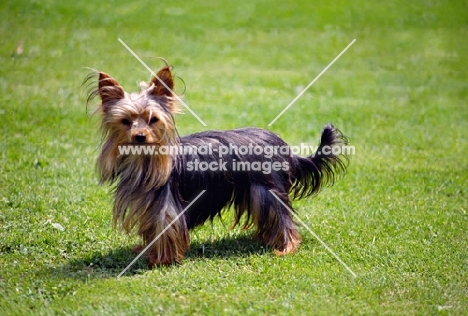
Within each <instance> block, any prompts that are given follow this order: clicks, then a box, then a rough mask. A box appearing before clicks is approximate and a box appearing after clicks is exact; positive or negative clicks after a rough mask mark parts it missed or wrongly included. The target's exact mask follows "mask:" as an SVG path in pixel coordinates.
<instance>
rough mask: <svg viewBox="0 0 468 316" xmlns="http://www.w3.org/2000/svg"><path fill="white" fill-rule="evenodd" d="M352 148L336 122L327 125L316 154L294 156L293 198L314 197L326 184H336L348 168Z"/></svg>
mask: <svg viewBox="0 0 468 316" xmlns="http://www.w3.org/2000/svg"><path fill="white" fill-rule="evenodd" d="M350 149H352V147H351V146H348V139H347V138H346V137H345V136H343V134H342V133H341V132H340V131H339V130H338V129H336V128H335V127H333V125H331V124H328V125H326V126H325V127H324V129H323V131H322V136H321V139H320V145H319V146H318V148H317V151H316V152H315V153H314V154H313V155H312V156H309V157H299V156H294V157H293V166H292V167H293V177H294V182H293V187H292V190H291V192H292V196H293V198H294V199H301V198H304V197H307V196H311V195H314V194H316V193H318V192H319V191H320V190H321V189H322V188H323V187H325V186H329V185H333V184H334V183H335V180H336V178H337V177H339V176H340V175H342V174H344V173H345V171H346V168H347V167H348V162H349V154H350V152H349V151H350Z"/></svg>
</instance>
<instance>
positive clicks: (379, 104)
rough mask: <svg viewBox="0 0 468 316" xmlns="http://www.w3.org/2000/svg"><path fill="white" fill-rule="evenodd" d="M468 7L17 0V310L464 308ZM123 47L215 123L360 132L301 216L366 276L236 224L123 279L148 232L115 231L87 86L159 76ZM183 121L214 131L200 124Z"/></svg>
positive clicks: (11, 131)
mask: <svg viewBox="0 0 468 316" xmlns="http://www.w3.org/2000/svg"><path fill="white" fill-rule="evenodd" d="M466 12H468V6H467V5H466V3H464V2H463V1H437V2H436V1H413V2H410V3H407V2H406V1H387V2H383V3H378V2H370V1H364V0H358V1H344V0H342V1H335V2H330V1H313V2H311V1H305V0H304V1H296V2H295V4H287V3H286V2H285V1H252V2H246V3H244V2H239V1H229V3H227V2H225V3H224V4H223V5H220V4H218V2H216V1H172V2H154V1H153V2H148V3H142V2H129V1H112V2H96V1H94V2H91V1H90V2H87V3H85V2H83V1H77V2H76V3H73V2H69V1H41V2H39V1H8V0H7V1H3V2H2V3H1V4H0V21H1V22H0V37H1V38H2V45H1V46H0V62H1V65H2V66H1V70H0V98H1V103H0V120H1V122H2V123H1V124H0V129H1V135H0V266H1V272H0V314H2V315H26V314H34V315H47V314H71V315H75V314H76V315H78V314H79V315H81V314H84V315H96V314H103V315H124V314H128V315H148V314H161V315H173V314H179V315H180V314H188V315H206V314H228V315H259V314H264V315H287V314H291V315H306V314H309V315H312V314H314V315H315V314H321V315H327V314H348V315H360V314H362V315H374V314H391V315H394V314H441V315H459V314H463V313H465V314H466V310H467V309H468V302H467V297H468V292H467V289H468V281H467V280H468V273H467V268H468V256H467V248H466V245H467V242H468V236H467V220H468V218H467V210H468V203H467V194H468V163H467V159H466V157H467V155H468V106H467V101H466V100H467V99H468V86H467V82H468V71H467V67H468V57H467V56H468V44H467V41H466V39H467V38H468V14H467V13H466ZM118 38H121V39H122V40H123V41H125V42H126V43H127V44H128V45H129V46H130V47H132V49H133V50H134V51H135V52H136V53H137V54H139V55H140V56H141V57H142V58H143V60H144V61H145V62H146V63H148V64H149V65H150V67H152V68H154V69H157V68H158V67H160V66H161V65H162V63H161V62H160V61H159V60H158V59H157V58H156V57H158V56H163V57H165V58H166V59H168V60H169V62H170V63H171V64H172V65H174V67H175V71H176V74H177V75H178V76H180V77H181V78H182V79H183V80H184V82H185V84H186V87H187V91H186V93H185V97H184V100H185V101H186V102H187V103H188V104H189V105H190V107H191V108H192V109H193V110H194V111H195V112H196V113H197V114H198V115H199V116H200V117H201V118H202V119H203V120H204V121H205V122H206V123H207V124H208V128H210V129H228V128H234V127H240V126H259V127H263V128H268V129H271V130H272V131H274V132H275V133H277V134H279V135H281V136H282V137H283V138H284V139H285V140H286V141H287V142H288V143H290V144H292V145H294V144H299V143H301V142H307V143H312V144H315V143H316V142H317V140H318V137H319V133H320V130H321V127H322V126H323V125H324V124H325V123H327V122H333V123H334V124H335V125H336V126H337V127H339V128H340V129H341V130H342V131H343V132H344V133H345V134H346V135H347V136H348V137H349V138H350V140H351V143H352V144H353V145H354V146H355V148H356V154H355V155H354V156H353V157H352V159H351V164H350V168H349V172H348V174H347V175H346V177H345V178H344V179H342V180H341V181H339V182H338V183H337V185H336V186H335V187H333V188H331V189H327V190H325V191H324V192H322V194H321V195H319V196H317V197H316V198H314V199H307V200H303V201H298V202H295V203H294V206H295V208H296V209H297V210H298V215H299V216H300V217H301V218H302V219H303V220H304V221H305V222H306V223H307V224H308V225H309V227H310V228H311V229H312V230H313V231H314V232H315V233H317V235H318V236H320V237H321V239H323V240H324V242H325V243H326V244H327V245H328V246H329V247H330V248H331V249H333V250H334V251H335V252H336V253H337V254H338V255H339V256H340V258H341V259H342V260H343V261H344V262H345V263H346V264H347V265H349V266H350V267H351V269H352V270H353V271H354V272H356V274H357V278H353V277H352V276H351V274H350V273H349V272H348V271H347V270H346V269H345V268H344V267H343V266H342V265H340V264H339V262H338V261H336V260H335V258H333V257H332V256H331V255H330V254H329V253H328V252H327V251H326V250H325V249H324V248H323V247H322V246H321V245H320V244H319V243H318V242H317V240H315V239H314V237H313V236H312V235H311V234H310V233H309V232H308V231H307V230H306V229H305V228H301V229H300V232H301V235H302V237H303V244H302V245H301V248H300V251H299V252H298V253H297V254H295V255H292V256H287V257H284V258H278V257H276V256H275V255H273V254H272V253H271V252H270V251H269V250H267V249H264V248H263V247H262V246H261V245H260V244H258V243H256V242H254V241H251V239H250V235H249V232H244V231H240V230H237V229H234V230H229V229H228V228H229V226H230V217H229V215H228V216H227V217H226V219H225V220H224V221H223V222H220V221H215V223H214V224H213V225H209V224H208V225H205V226H204V227H202V228H200V229H197V230H196V231H195V232H193V233H192V234H191V238H192V247H191V250H190V252H189V253H188V255H187V258H186V260H184V262H183V264H182V265H180V266H171V267H163V268H157V269H154V270H147V268H146V266H145V263H144V262H143V261H138V262H137V263H136V265H135V266H133V267H132V268H131V269H130V271H129V273H127V274H126V275H125V276H124V277H122V278H120V279H117V278H116V276H117V275H118V274H119V273H120V271H122V269H123V268H125V266H126V265H127V264H128V263H129V262H130V261H131V260H132V259H133V258H134V254H132V253H131V250H130V249H131V246H132V245H134V244H135V243H136V242H137V241H138V239H137V238H136V237H135V236H127V235H125V234H124V233H122V232H120V231H113V230H112V228H111V196H110V195H109V194H108V191H109V188H107V187H99V186H98V184H97V175H96V173H95V170H94V157H95V156H96V154H97V151H98V145H99V134H98V132H97V127H98V124H97V123H98V122H97V120H96V118H93V117H92V116H90V115H89V114H88V113H90V112H91V111H92V109H91V108H88V109H86V106H85V100H86V95H85V93H84V90H83V88H82V87H81V86H80V85H81V82H82V80H83V79H84V78H85V76H86V74H87V73H88V70H87V69H85V68H84V67H91V68H96V69H99V70H102V71H105V72H107V73H110V74H111V75H112V76H114V77H115V78H117V79H118V80H119V82H120V83H121V84H122V85H123V86H124V87H125V88H126V89H127V90H134V89H136V87H137V86H136V83H137V82H138V81H141V80H146V79H148V78H149V74H148V72H147V71H146V70H145V68H144V67H143V66H142V65H141V64H140V63H139V62H138V61H137V60H136V59H135V58H134V57H133V56H132V55H131V54H130V53H129V52H128V51H127V50H126V49H125V48H124V47H123V46H122V45H121V44H120V43H119V42H118V40H117V39H118ZM353 39H357V41H356V43H355V44H354V45H353V46H352V47H351V48H350V49H349V50H348V51H347V52H346V53H345V54H344V55H343V56H342V57H341V58H340V59H339V60H338V61H337V62H336V63H335V64H334V65H333V66H332V67H331V68H330V69H329V70H328V71H327V72H326V73H325V74H324V75H323V76H322V77H321V78H320V79H319V80H318V81H317V82H316V83H315V84H314V85H313V86H312V87H311V88H310V90H308V92H307V93H306V94H304V95H303V96H302V97H301V98H300V99H299V100H298V101H297V102H296V103H295V104H294V105H293V106H292V107H291V108H290V109H289V110H288V111H287V112H286V113H285V114H284V115H283V116H282V117H281V118H280V119H279V120H278V121H277V122H276V123H275V124H274V125H273V126H271V127H267V125H268V123H269V122H270V121H271V120H272V119H273V118H274V117H275V116H276V115H277V114H278V113H279V112H280V111H281V110H282V109H283V108H284V107H285V106H286V105H287V104H288V103H289V102H290V101H291V100H292V99H293V98H294V97H295V96H296V95H297V93H298V92H299V91H300V90H301V89H302V88H304V87H305V86H306V85H307V84H308V83H309V82H310V81H311V80H312V79H313V78H314V77H315V76H316V75H317V74H318V73H320V71H322V70H323V69H324V68H325V67H326V65H327V64H328V63H329V62H330V61H331V60H332V59H333V58H335V56H336V55H337V54H338V53H339V52H340V51H341V50H342V49H343V48H344V47H346V45H348V44H349V43H350V42H351V41H352V40H353ZM19 42H22V46H23V51H22V53H21V54H18V53H16V50H17V46H18V43H19ZM178 86H179V91H182V90H183V85H182V84H181V83H180V82H178ZM178 126H179V132H180V133H181V134H187V133H192V132H196V131H201V130H203V129H205V128H204V127H203V126H202V125H201V124H200V123H199V122H198V121H197V120H196V119H195V118H194V117H193V116H191V115H190V114H185V115H181V116H179V118H178ZM57 224H60V225H61V226H58V225H57ZM61 227H63V230H61V229H60V228H61Z"/></svg>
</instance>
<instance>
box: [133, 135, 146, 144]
mask: <svg viewBox="0 0 468 316" xmlns="http://www.w3.org/2000/svg"><path fill="white" fill-rule="evenodd" d="M135 140H136V142H137V143H144V142H145V141H146V136H145V135H143V134H137V135H135Z"/></svg>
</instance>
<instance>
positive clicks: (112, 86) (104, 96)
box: [98, 72, 125, 111]
mask: <svg viewBox="0 0 468 316" xmlns="http://www.w3.org/2000/svg"><path fill="white" fill-rule="evenodd" d="M98 92H99V96H100V97H101V100H102V105H103V110H104V111H105V110H106V105H107V106H108V105H109V104H110V103H112V102H113V101H117V100H120V99H123V98H124V97H125V92H124V90H123V88H122V87H121V86H120V85H119V83H118V82H117V81H116V80H115V79H114V78H112V77H111V76H109V75H108V74H106V73H105V72H100V73H99V85H98Z"/></svg>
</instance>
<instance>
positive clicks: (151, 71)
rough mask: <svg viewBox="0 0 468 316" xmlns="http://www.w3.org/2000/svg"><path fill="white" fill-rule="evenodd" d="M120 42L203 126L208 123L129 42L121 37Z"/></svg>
mask: <svg viewBox="0 0 468 316" xmlns="http://www.w3.org/2000/svg"><path fill="white" fill-rule="evenodd" d="M119 42H120V43H121V44H122V45H123V46H125V48H126V49H127V50H128V51H129V52H130V53H131V54H132V55H133V56H134V57H135V58H136V59H137V60H138V61H139V62H140V63H141V64H142V65H143V66H144V67H145V68H146V69H148V71H149V72H150V73H151V74H152V75H153V76H154V77H156V78H157V79H158V80H159V82H161V83H162V85H163V86H164V87H165V88H166V89H167V90H169V91H171V93H172V94H173V95H174V96H175V98H176V99H177V101H179V102H180V103H181V104H182V105H183V106H184V107H185V108H186V109H187V110H188V111H189V112H190V113H192V115H193V116H195V118H196V119H197V120H198V121H199V122H200V123H201V124H202V125H203V126H207V125H206V124H205V122H203V121H202V119H201V118H200V117H199V116H198V115H197V114H196V113H195V112H193V110H192V109H191V108H190V107H189V106H188V105H187V104H186V103H185V102H184V101H182V99H181V98H179V96H178V95H177V94H175V93H174V91H172V89H171V88H169V87H168V86H167V85H166V83H164V82H163V81H162V80H161V78H159V77H158V76H157V75H156V74H155V73H154V71H153V70H151V68H150V67H148V65H146V64H145V62H144V61H143V60H141V58H140V57H138V55H137V54H135V52H134V51H133V50H132V49H131V48H130V47H128V45H127V44H125V43H124V41H122V40H121V39H120V38H119Z"/></svg>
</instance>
